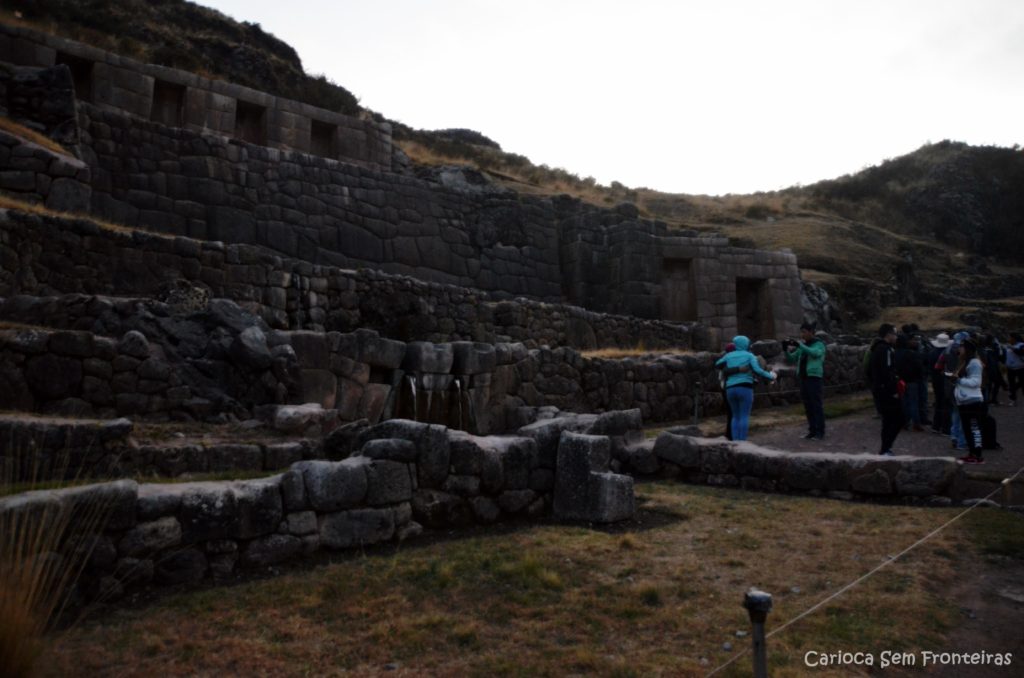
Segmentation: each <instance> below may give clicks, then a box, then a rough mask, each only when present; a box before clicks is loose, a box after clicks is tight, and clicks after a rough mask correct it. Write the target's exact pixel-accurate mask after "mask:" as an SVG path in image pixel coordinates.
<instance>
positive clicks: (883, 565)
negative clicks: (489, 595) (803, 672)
mask: <svg viewBox="0 0 1024 678" xmlns="http://www.w3.org/2000/svg"><path fill="white" fill-rule="evenodd" d="M1022 473H1024V466H1022V467H1021V468H1020V469H1018V471H1017V472H1016V473H1014V474H1013V475H1012V476H1009V477H1007V478H1004V479H1003V481H1002V482H1003V483H1005V482H1013V481H1014V480H1016V479H1017V478H1018V477H1019V476H1020V475H1021V474H1022ZM1001 489H1002V485H1001V484H1000V487H997V488H996V489H995V490H993V491H992V492H990V493H989V495H988V496H986V497H985V498H984V499H981V500H979V501H977V502H975V503H974V504H972V505H971V506H968V507H967V509H966V510H964V511H961V512H960V513H959V514H957V515H955V516H953V517H952V518H951V519H949V520H947V521H946V522H945V523H943V524H942V525H940V526H939V527H937V528H935V529H934V530H932V531H931V532H929V533H928V534H926V535H925V536H923V537H921V538H920V539H918V540H917V541H915V542H914V543H913V544H911V545H910V546H908V547H907V548H905V549H903V550H902V551H900V552H899V553H897V554H896V555H894V556H889V557H888V558H887V559H886V560H884V561H882V563H881V564H880V565H878V566H876V567H874V568H872V569H871V570H869V571H868V572H866V573H865V574H862V575H861V576H860V577H858V578H856V579H854V580H853V581H852V582H850V583H849V584H846V585H845V586H843V587H842V588H840V589H838V590H837V591H836V592H835V593H832V594H831V595H829V596H828V597H826V598H825V599H824V600H821V601H819V602H817V603H815V604H814V605H811V606H810V607H809V608H807V609H806V610H804V611H803V612H801V613H800V614H798V615H797V616H795V617H793V618H792V619H790V620H789V621H787V622H786V623H785V624H783V625H782V626H780V627H778V628H777V629H774V630H773V631H772V632H771V633H769V634H767V635H766V636H765V640H767V639H768V638H771V637H772V636H775V635H777V634H779V633H782V632H783V631H785V630H786V629H787V628H789V627H790V626H792V625H793V624H795V623H797V622H798V621H800V620H801V619H803V618H804V617H806V616H807V615H809V614H811V613H812V612H814V611H815V610H818V609H819V608H821V606H822V605H825V604H826V603H828V602H829V601H832V600H835V599H836V598H838V597H839V596H841V595H842V594H844V593H846V592H847V591H849V590H850V589H852V588H854V587H855V586H857V585H858V584H860V583H861V582H864V581H866V580H867V579H869V578H870V577H872V576H873V575H875V574H877V573H878V572H879V571H881V570H882V569H884V568H886V567H888V566H889V565H891V564H892V563H894V562H896V560H898V559H899V558H901V557H903V556H905V555H906V554H908V553H910V552H911V551H912V550H914V549H915V548H917V547H918V546H920V545H921V544H923V543H925V542H926V541H928V540H929V539H931V538H932V537H934V536H935V535H937V534H938V533H939V532H942V531H943V530H944V529H946V528H947V527H949V526H950V525H952V524H953V523H955V522H956V521H958V520H960V519H961V518H963V517H964V516H966V515H967V514H968V513H970V512H971V511H973V510H974V509H976V508H978V505H979V504H981V503H982V502H984V501H987V500H989V499H991V498H992V497H993V496H994V495H995V494H996V493H997V492H999V491H1000V490H1001ZM750 652H751V650H750V648H746V649H745V650H743V651H742V652H739V653H737V654H736V655H734V656H733V657H732V658H731V659H730V660H729V661H727V662H725V663H724V664H722V665H721V666H719V667H718V668H716V669H715V670H714V671H712V672H711V673H709V674H707V675H708V677H709V678H710V676H713V675H715V674H716V673H719V672H720V671H723V670H724V669H726V668H728V667H729V666H731V665H732V664H734V663H736V662H737V661H739V660H740V659H742V658H743V657H745V656H747V655H748V654H750Z"/></svg>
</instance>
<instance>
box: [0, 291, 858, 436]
mask: <svg viewBox="0 0 1024 678" xmlns="http://www.w3.org/2000/svg"><path fill="white" fill-rule="evenodd" d="M0 315H2V316H3V317H4V318H5V319H6V320H7V321H8V322H9V323H13V325H12V326H10V327H8V328H6V329H2V330H0V376H2V378H3V382H4V388H2V389H0V408H9V409H18V410H25V411H35V412H48V413H57V414H78V415H90V416H91V415H97V416H108V417H112V416H125V415H143V416H148V417H158V418H172V419H182V420H191V419H199V420H213V421H218V420H223V418H224V416H225V415H226V414H227V415H233V416H235V417H237V418H239V419H247V418H250V417H251V416H253V415H254V414H255V413H256V412H257V410H258V408H259V407H260V406H263V405H281V404H287V403H296V404H298V403H308V402H312V403H317V404H319V405H320V406H321V407H322V408H324V409H326V410H331V411H335V412H336V413H337V417H338V418H339V419H340V420H341V421H353V420H356V419H360V418H365V419H368V420H370V421H371V422H376V421H378V420H386V419H390V418H393V417H408V418H415V419H419V420H422V421H432V422H436V423H441V424H445V425H447V426H451V427H453V428H458V429H465V430H471V431H474V432H479V433H489V432H492V431H506V430H512V429H514V428H516V427H517V426H518V425H519V424H520V423H521V422H522V421H523V416H524V415H523V414H522V412H523V411H531V410H536V409H537V408H542V407H545V406H554V407H557V408H559V409H562V410H568V411H575V412H604V411H612V410H619V409H627V408H634V407H635V408H638V409H639V411H640V412H641V414H642V416H643V418H644V420H646V421H650V422H663V421H678V420H682V419H687V418H689V417H690V416H692V413H693V412H694V403H697V405H698V414H699V415H700V416H708V415H713V414H716V413H717V412H718V411H719V410H720V407H721V402H722V395H721V389H720V387H719V385H718V381H717V374H716V371H715V369H714V360H715V359H716V357H717V355H716V354H709V353H690V354H669V355H647V356H638V357H635V358H623V359H603V358H587V357H584V356H583V355H582V354H581V353H580V352H578V351H576V350H574V349H571V348H568V347H563V348H557V349H550V348H547V347H542V348H540V349H528V348H527V347H526V346H525V345H524V344H522V343H520V342H515V343H506V342H500V343H497V344H490V343H481V342H469V341H463V342H444V343H433V342H425V341H413V342H402V341H397V340H393V339H388V338H386V337H381V336H379V335H378V334H377V333H376V332H374V331H372V330H368V329H360V330H356V331H355V332H348V333H341V332H326V333H325V332H312V331H303V330H299V331H280V330H271V329H270V328H268V327H267V326H266V325H265V324H263V323H261V321H260V320H259V319H258V318H257V317H255V316H252V315H251V314H248V313H246V312H245V311H243V310H242V309H240V308H239V307H238V306H237V305H235V304H234V303H232V302H230V301H228V300H224V299H216V300H213V301H209V302H207V303H206V304H205V305H204V306H202V307H201V308H187V307H186V308H175V307H174V306H173V305H170V304H166V303H161V302H154V301H151V300H140V299H130V298H129V299H124V298H107V297H99V296H86V295H69V296H64V297H50V298H40V297H31V296H24V295H21V296H13V297H10V298H9V299H7V300H5V301H4V302H2V304H0ZM41 322H45V323H47V324H48V325H49V326H50V329H46V328H38V327H32V325H35V324H37V323H41ZM19 325H21V326H19ZM754 349H755V350H756V351H758V352H759V353H761V354H763V355H765V356H766V357H767V358H768V359H769V360H775V361H778V360H779V359H780V348H779V346H778V344H777V343H776V342H762V343H759V344H756V345H755V346H754ZM863 350H864V349H863V347H856V346H843V345H830V346H829V348H828V351H829V352H828V356H827V359H826V363H825V364H826V371H825V384H826V392H827V395H833V394H835V393H846V392H851V391H853V390H856V389H857V388H860V387H861V385H862V384H861V379H862V377H861V374H860V372H861V367H860V366H861V357H862V355H863ZM776 369H777V370H778V372H779V374H780V379H779V380H778V382H777V383H776V384H774V385H772V386H759V387H758V390H757V393H756V398H755V404H756V405H758V406H761V405H767V404H780V403H783V402H796V401H797V400H798V399H799V398H798V388H797V382H796V377H795V375H794V370H793V368H792V367H787V366H785V365H781V364H780V365H777V366H776Z"/></svg>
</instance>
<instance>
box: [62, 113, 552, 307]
mask: <svg viewBox="0 0 1024 678" xmlns="http://www.w3.org/2000/svg"><path fill="white" fill-rule="evenodd" d="M81 109H82V138H83V157H84V158H85V160H86V161H87V162H88V164H89V165H90V167H92V170H93V201H92V210H93V213H94V214H96V215H97V216H99V217H101V218H104V219H108V220H110V221H113V222H115V223H118V224H124V225H126V226H138V227H143V228H147V229H150V230H154V231H158V232H161V233H168V234H172V235H183V236H189V237H191V238H195V239H198V240H204V241H205V240H213V241H222V242H225V243H239V244H253V245H261V246H263V247H266V248H267V249H269V250H272V251H274V252H276V253H278V254H280V255H283V256H286V257H291V258H297V259H301V260H303V261H305V262H309V263H311V264H326V265H333V266H339V267H343V268H357V267H360V266H366V267H372V268H375V269H378V270H382V271H385V272H388V273H395V274H401V275H409V276H413V277H416V278H419V279H422V280H428V281H432V282H441V283H447V284H452V285H460V286H464V287H472V288H477V289H480V290H484V291H493V292H502V293H504V294H505V295H506V296H515V295H527V296H531V297H535V298H538V299H547V300H552V301H554V300H560V299H561V289H560V280H559V270H558V236H557V232H556V228H555V223H556V219H555V215H554V212H553V210H552V208H551V206H550V201H545V200H539V199H521V198H519V197H518V196H517V195H516V194H514V193H511V192H502V193H498V194H494V195H478V194H473V193H465V192H462V191H458V190H456V189H450V188H445V187H442V186H440V185H438V184H431V183H428V182H425V181H421V180H419V179H414V178H410V177H404V176H400V175H397V174H391V173H386V172H381V171H376V170H371V169H367V168H364V167H358V166H356V165H351V164H345V163H339V162H335V161H331V160H327V159H324V158H319V157H315V156H311V155H307V154H303V153H293V152H286V151H281V150H278V149H274V148H267V147H263V146H256V145H252V144H245V143H240V142H237V141H235V140H231V139H227V138H224V137H215V136H210V135H200V134H198V133H195V132H190V131H187V130H183V129H177V128H170V127H166V126H164V125H160V124H157V123H150V122H145V121H139V120H135V119H131V118H129V117H128V116H124V115H121V114H116V113H113V112H107V111H101V110H98V109H97V108H95V107H90V106H87V105H83V106H82V107H81Z"/></svg>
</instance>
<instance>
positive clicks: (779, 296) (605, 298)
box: [559, 204, 801, 346]
mask: <svg viewBox="0 0 1024 678" xmlns="http://www.w3.org/2000/svg"><path fill="white" fill-rule="evenodd" d="M559 232H560V235H561V239H562V248H561V263H562V276H563V288H564V290H565V291H566V296H567V297H568V298H569V299H570V300H573V301H574V302H576V303H580V304H581V305H584V306H587V307H589V308H594V309H595V310H599V311H609V310H613V309H614V310H616V312H623V311H625V312H628V313H629V314H631V315H635V316H639V317H642V318H661V319H663V320H669V321H694V320H699V321H700V322H701V323H702V324H704V325H706V326H708V327H709V328H710V329H711V331H712V332H713V333H714V336H715V339H714V340H713V342H712V345H714V346H719V345H720V344H721V343H724V341H728V339H729V338H731V337H732V336H734V335H736V334H747V335H749V336H751V337H752V338H754V339H756V338H764V339H770V338H775V337H785V336H793V335H795V334H796V333H797V331H798V327H799V324H800V322H801V309H800V278H799V271H798V268H797V261H796V256H795V255H794V254H792V253H791V252H788V251H781V252H766V251H761V250H752V249H744V248H737V247H731V246H729V244H728V239H727V238H725V237H723V236H706V235H705V236H702V235H698V234H697V233H696V232H692V231H669V230H668V229H667V227H666V226H665V224H663V223H661V222H657V221H648V220H643V219H639V218H638V217H637V209H636V207H635V206H633V205H629V204H624V205H620V206H619V207H617V208H616V209H615V210H614V211H613V212H611V213H609V212H601V211H585V210H577V211H576V213H573V214H569V215H567V216H565V217H564V218H563V221H562V222H561V225H560V229H559ZM744 281H747V283H748V285H747V287H749V288H750V289H746V288H745V287H744V285H743V282H744ZM584 300H586V301H584ZM744 305H745V307H744ZM749 314H752V315H753V316H755V317H744V316H745V315H749ZM723 338H724V341H721V340H722V339H723Z"/></svg>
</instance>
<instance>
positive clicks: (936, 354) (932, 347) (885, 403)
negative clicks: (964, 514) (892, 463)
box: [865, 323, 1024, 464]
mask: <svg viewBox="0 0 1024 678" xmlns="http://www.w3.org/2000/svg"><path fill="white" fill-rule="evenodd" d="M865 361H866V375H865V376H866V377H867V378H868V380H869V383H870V384H871V393H872V396H873V397H874V401H875V408H876V409H877V410H878V414H879V415H880V416H881V418H882V439H881V448H880V451H879V454H882V455H886V456H888V455H892V454H893V451H892V445H893V443H894V441H895V440H896V437H897V436H898V435H899V433H900V431H902V430H904V428H906V429H907V430H909V431H915V432H921V431H924V430H925V428H924V427H925V426H930V427H931V430H932V432H933V433H937V434H943V435H948V436H950V440H951V444H952V446H953V447H954V448H956V449H958V450H961V451H965V452H967V454H965V455H964V456H962V457H960V460H961V461H962V462H964V463H965V464H982V463H984V457H983V450H985V449H999V447H1000V445H999V443H998V442H997V440H996V422H995V419H993V418H992V417H991V416H990V415H989V413H988V407H989V405H998V404H999V391H1000V389H1001V388H1003V387H1007V389H1008V391H1009V395H1010V405H1015V404H1016V402H1017V391H1018V389H1020V388H1021V387H1022V386H1024V342H1022V341H1021V335H1020V334H1018V333H1013V334H1011V335H1010V343H1009V345H1007V346H1006V347H1003V346H1002V345H1001V344H1000V343H999V341H998V340H997V339H996V338H995V337H994V336H993V335H991V334H971V333H968V332H956V333H954V334H953V336H952V337H950V336H949V334H947V333H945V332H942V333H940V334H938V335H937V336H936V337H934V338H933V339H930V340H929V339H927V338H925V337H924V336H923V335H922V334H921V333H920V331H919V329H918V327H917V325H915V324H909V325H904V326H903V327H902V328H901V331H897V330H896V327H895V326H894V325H891V324H889V323H884V324H882V325H881V327H879V328H878V337H877V338H876V339H875V341H874V343H873V344H872V346H871V351H870V352H869V354H868V356H867V357H866V358H865ZM1004 369H1005V370H1006V378H1004V377H1003V370H1004ZM929 387H931V393H932V399H933V401H934V408H933V410H932V416H931V417H929V407H928V401H929V397H928V392H929Z"/></svg>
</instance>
